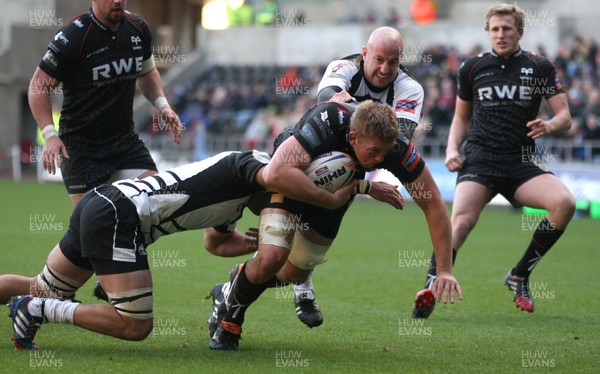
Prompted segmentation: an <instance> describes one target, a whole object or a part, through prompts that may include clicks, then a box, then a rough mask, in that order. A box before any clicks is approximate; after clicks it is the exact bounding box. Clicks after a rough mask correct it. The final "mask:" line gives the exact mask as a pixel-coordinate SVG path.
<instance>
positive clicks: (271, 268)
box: [255, 250, 288, 277]
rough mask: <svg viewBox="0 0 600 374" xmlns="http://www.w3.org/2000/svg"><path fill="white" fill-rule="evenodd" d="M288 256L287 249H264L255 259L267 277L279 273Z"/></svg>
mask: <svg viewBox="0 0 600 374" xmlns="http://www.w3.org/2000/svg"><path fill="white" fill-rule="evenodd" d="M287 256H288V253H287V251H286V250H280V251H276V250H263V251H260V252H259V253H258V255H257V256H256V259H255V260H256V262H257V264H258V266H259V269H260V272H261V273H262V274H263V275H264V276H265V277H266V276H270V275H273V274H275V273H277V271H279V269H281V267H282V266H283V265H284V264H285V261H286V260H287Z"/></svg>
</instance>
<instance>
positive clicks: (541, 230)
mask: <svg viewBox="0 0 600 374" xmlns="http://www.w3.org/2000/svg"><path fill="white" fill-rule="evenodd" d="M563 232H564V231H561V230H558V229H556V228H555V227H554V225H553V224H551V223H550V222H548V219H547V218H544V220H543V221H542V222H540V223H539V224H538V227H537V228H536V229H535V232H534V233H533V239H532V240H531V243H530V244H529V247H527V250H526V251H525V254H523V257H522V258H521V260H519V263H518V264H517V266H515V268H514V269H513V271H512V274H513V275H516V276H518V277H523V278H529V275H530V274H531V272H532V271H533V268H534V267H535V265H537V263H538V262H539V261H540V260H541V259H542V257H544V255H545V254H546V253H547V252H548V251H549V250H550V248H552V246H553V245H554V243H556V242H557V241H558V239H559V238H560V236H561V235H562V234H563Z"/></svg>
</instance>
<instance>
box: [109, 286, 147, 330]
mask: <svg viewBox="0 0 600 374" xmlns="http://www.w3.org/2000/svg"><path fill="white" fill-rule="evenodd" d="M106 294H107V295H108V299H109V301H110V303H111V304H112V306H113V307H114V308H115V309H116V310H117V313H119V315H121V319H122V320H123V322H124V329H123V331H122V333H121V338H122V339H125V340H143V339H145V338H146V337H147V336H148V335H149V334H150V332H151V331H152V323H153V317H154V316H153V311H152V303H153V298H152V288H151V287H146V288H138V289H134V290H127V291H121V292H106Z"/></svg>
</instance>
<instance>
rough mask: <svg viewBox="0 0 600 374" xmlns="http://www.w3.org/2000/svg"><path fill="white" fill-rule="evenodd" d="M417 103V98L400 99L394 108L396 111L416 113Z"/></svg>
mask: <svg viewBox="0 0 600 374" xmlns="http://www.w3.org/2000/svg"><path fill="white" fill-rule="evenodd" d="M417 105H418V103H417V101H416V100H398V101H396V105H394V110H395V111H396V113H398V112H406V113H411V114H415V110H416V108H417Z"/></svg>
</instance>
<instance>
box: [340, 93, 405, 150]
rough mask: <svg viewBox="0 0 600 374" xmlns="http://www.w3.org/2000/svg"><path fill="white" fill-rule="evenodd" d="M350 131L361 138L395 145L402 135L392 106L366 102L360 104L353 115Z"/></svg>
mask: <svg viewBox="0 0 600 374" xmlns="http://www.w3.org/2000/svg"><path fill="white" fill-rule="evenodd" d="M350 130H351V131H354V132H356V135H357V136H360V137H364V138H368V139H374V138H377V139H380V140H381V141H383V142H384V143H393V142H395V141H396V138H397V137H398V134H399V133H400V126H399V125H398V119H397V118H396V113H394V109H392V107H391V106H389V105H388V104H384V103H380V102H377V101H372V100H366V101H363V102H361V103H360V104H358V106H357V107H356V110H355V111H354V113H353V114H352V117H351V118H350Z"/></svg>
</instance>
